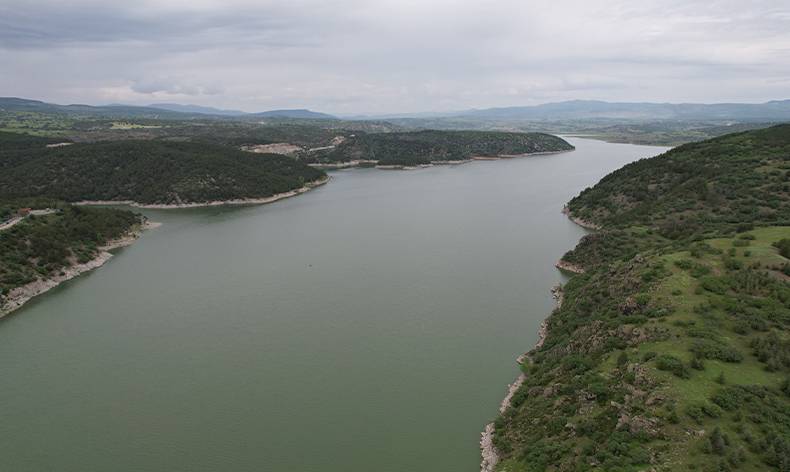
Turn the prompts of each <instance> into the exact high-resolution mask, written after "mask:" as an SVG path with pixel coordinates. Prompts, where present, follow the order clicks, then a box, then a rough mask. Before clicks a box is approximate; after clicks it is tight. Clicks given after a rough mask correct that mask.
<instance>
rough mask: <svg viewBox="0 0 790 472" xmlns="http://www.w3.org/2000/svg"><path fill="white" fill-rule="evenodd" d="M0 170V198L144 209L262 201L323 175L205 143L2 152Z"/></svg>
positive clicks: (268, 157)
mask: <svg viewBox="0 0 790 472" xmlns="http://www.w3.org/2000/svg"><path fill="white" fill-rule="evenodd" d="M4 162H5V163H6V164H5V165H4V164H3V163H4ZM0 169H2V170H3V172H2V174H0V189H1V190H0V198H6V199H7V198H20V197H42V196H43V197H51V198H56V199H61V200H65V201H69V202H74V201H80V200H134V201H136V202H139V203H145V204H157V203H162V204H170V203H193V202H198V203H199V202H207V201H214V200H228V199H238V198H262V197H269V196H271V195H274V194H277V193H282V192H287V191H290V190H293V189H297V188H300V187H302V186H304V185H305V184H306V183H309V182H313V181H316V180H319V179H322V178H323V177H324V176H325V174H324V173H323V172H321V171H320V170H316V169H312V168H310V167H308V166H306V165H305V164H303V163H300V162H296V161H294V160H293V159H289V158H287V157H284V156H280V155H275V154H252V153H246V152H242V151H239V150H236V149H233V148H230V147H226V146H219V145H213V144H207V143H191V142H165V141H141V140H137V141H114V142H101V143H93V144H74V145H71V146H65V147H60V148H50V149H47V148H44V149H34V150H24V151H19V152H13V151H9V152H2V153H0Z"/></svg>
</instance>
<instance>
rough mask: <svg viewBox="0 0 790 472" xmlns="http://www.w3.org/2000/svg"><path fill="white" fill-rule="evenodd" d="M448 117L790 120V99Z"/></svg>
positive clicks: (598, 105)
mask: <svg viewBox="0 0 790 472" xmlns="http://www.w3.org/2000/svg"><path fill="white" fill-rule="evenodd" d="M451 116H456V117H458V116H460V117H469V118H479V119H489V120H492V119H493V120H583V119H631V120H739V121H745V120H769V121H771V120H790V100H781V101H771V102H766V103H759V104H752V103H714V104H699V103H628V102H623V103H613V102H603V101H597V100H572V101H567V102H558V103H546V104H543V105H535V106H525V107H505V108H487V109H483V110H469V111H466V112H460V113H456V114H453V115H451Z"/></svg>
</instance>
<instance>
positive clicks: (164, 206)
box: [72, 176, 331, 210]
mask: <svg viewBox="0 0 790 472" xmlns="http://www.w3.org/2000/svg"><path fill="white" fill-rule="evenodd" d="M330 179H331V177H330V176H327V177H326V178H323V179H321V180H315V181H313V182H308V183H307V184H305V185H304V186H303V187H299V188H297V189H293V190H289V191H287V192H283V193H276V194H274V195H272V196H270V197H263V198H235V199H230V200H213V201H209V202H194V203H139V202H136V201H134V200H82V201H79V202H73V203H72V205H84V206H91V205H97V206H100V205H128V206H131V207H135V208H144V209H149V210H172V209H179V208H203V207H215V206H223V205H265V204H267V203H274V202H276V201H279V200H284V199H286V198H291V197H295V196H297V195H301V194H303V193H305V192H309V191H310V190H313V189H314V188H316V187H320V186H321V185H325V184H326V183H327V182H329V180H330Z"/></svg>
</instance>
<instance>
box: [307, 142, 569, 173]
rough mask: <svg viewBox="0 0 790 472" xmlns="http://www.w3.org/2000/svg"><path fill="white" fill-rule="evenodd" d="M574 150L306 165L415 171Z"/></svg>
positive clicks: (323, 167) (328, 167)
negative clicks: (409, 161) (411, 161)
mask: <svg viewBox="0 0 790 472" xmlns="http://www.w3.org/2000/svg"><path fill="white" fill-rule="evenodd" d="M575 150H576V148H575V147H574V148H573V149H564V150H562V151H539V152H527V153H524V154H500V155H498V156H472V157H469V158H468V159H457V160H446V161H429V162H428V163H427V164H415V165H405V164H379V162H380V161H378V160H373V159H358V160H353V161H345V162H332V163H312V164H307V165H308V166H310V167H314V168H316V169H352V168H357V167H372V168H376V169H382V170H416V169H425V168H428V167H435V166H457V165H461V164H469V163H470V162H476V161H501V160H503V159H517V158H520V157H532V156H543V155H549V154H562V153H564V152H571V151H575Z"/></svg>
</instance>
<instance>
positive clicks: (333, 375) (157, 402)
mask: <svg viewBox="0 0 790 472" xmlns="http://www.w3.org/2000/svg"><path fill="white" fill-rule="evenodd" d="M569 141H570V142H571V143H572V144H574V145H575V146H576V148H577V149H576V150H575V151H573V152H569V153H564V154H556V155H545V156H533V157H528V158H520V159H510V160H501V161H493V162H474V163H470V164H464V165H459V166H444V167H432V168H426V169H419V170H413V171H383V170H375V169H352V170H344V171H338V172H333V173H332V177H333V179H332V181H331V182H330V183H329V184H328V185H325V186H323V187H321V188H319V189H316V190H313V191H311V192H308V193H306V194H304V195H301V196H299V197H295V198H291V199H287V200H283V201H280V202H277V203H273V204H270V205H264V206H250V207H239V208H201V209H187V210H167V211H164V210H143V213H145V214H146V215H147V216H148V217H149V218H150V219H151V220H153V221H157V222H161V223H163V225H162V226H161V227H160V228H157V229H155V230H151V231H149V232H147V233H146V234H145V235H144V236H143V237H142V238H140V240H139V241H138V242H136V243H135V244H134V245H132V246H130V247H127V248H124V249H122V250H120V251H118V252H117V253H116V256H115V257H114V258H113V259H112V260H111V261H110V262H108V263H107V264H106V265H104V266H103V267H100V268H99V269H97V270H95V271H93V272H91V273H89V274H87V275H84V276H82V277H79V278H77V279H74V280H72V281H70V282H67V283H65V284H63V285H62V286H60V287H58V288H55V289H53V290H52V291H50V292H48V293H47V294H45V295H43V296H41V297H38V298H37V299H34V300H33V301H31V302H29V303H28V304H27V305H25V306H24V307H23V308H21V309H20V310H18V311H17V312H15V313H14V314H13V315H11V316H9V317H7V318H5V319H3V320H2V321H0V379H2V394H1V395H0V456H1V457H3V463H4V469H7V470H14V471H41V470H58V471H64V472H72V471H73V472H78V471H79V472H89V471H107V470H112V471H116V472H126V471H129V472H131V471H159V470H161V471H217V470H222V471H231V472H236V471H278V472H279V471H305V472H313V471H316V472H317V471H322V472H326V471H329V472H335V471H337V472H340V471H343V472H349V471H372V470H375V471H379V472H396V471H397V472H402V471H453V472H455V471H462V472H463V471H469V472H472V471H475V470H479V467H478V465H479V462H480V457H479V450H478V441H479V437H480V431H481V430H482V428H483V426H484V425H485V424H486V423H487V422H488V421H490V420H491V419H492V418H493V417H494V416H495V414H496V410H497V406H498V404H499V402H500V400H501V399H502V397H503V396H504V394H505V390H506V387H507V384H508V383H509V382H511V381H512V380H513V379H514V378H515V376H516V375H517V368H516V363H515V358H516V356H518V355H519V354H521V353H522V352H524V351H526V350H528V349H529V348H530V347H531V346H532V345H533V344H534V343H535V341H536V339H537V330H538V326H539V325H540V323H541V321H542V320H543V319H544V318H545V317H546V316H547V315H548V314H549V311H550V310H551V308H552V306H553V300H552V298H551V293H550V288H551V287H552V286H553V285H555V284H557V283H559V282H561V281H562V280H563V278H562V275H561V274H560V273H559V272H558V271H557V270H556V269H555V268H554V263H555V262H556V261H557V260H558V259H559V258H560V257H561V256H562V254H563V253H564V252H565V251H567V250H569V249H571V248H572V247H573V246H574V245H575V244H576V242H577V241H578V239H579V238H580V237H581V236H582V235H583V234H584V230H583V229H581V228H579V227H578V226H576V225H575V224H573V223H572V222H570V221H568V220H567V219H566V217H565V216H564V215H563V214H562V213H561V212H560V210H561V209H562V206H563V205H564V203H565V202H567V201H568V200H569V199H570V198H571V197H573V196H574V195H576V194H577V193H578V192H579V191H581V190H582V189H584V188H585V187H587V186H591V185H593V184H594V183H595V182H597V181H598V180H599V179H600V178H601V177H603V176H604V175H605V174H607V173H608V172H610V171H612V170H615V169H617V168H619V167H621V166H622V165H624V164H626V163H628V162H631V161H634V160H636V159H639V158H645V157H650V156H653V155H656V154H659V153H661V152H663V151H664V150H665V148H657V147H648V146H635V145H627V144H609V143H604V142H599V141H593V140H587V139H578V138H570V139H569Z"/></svg>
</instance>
